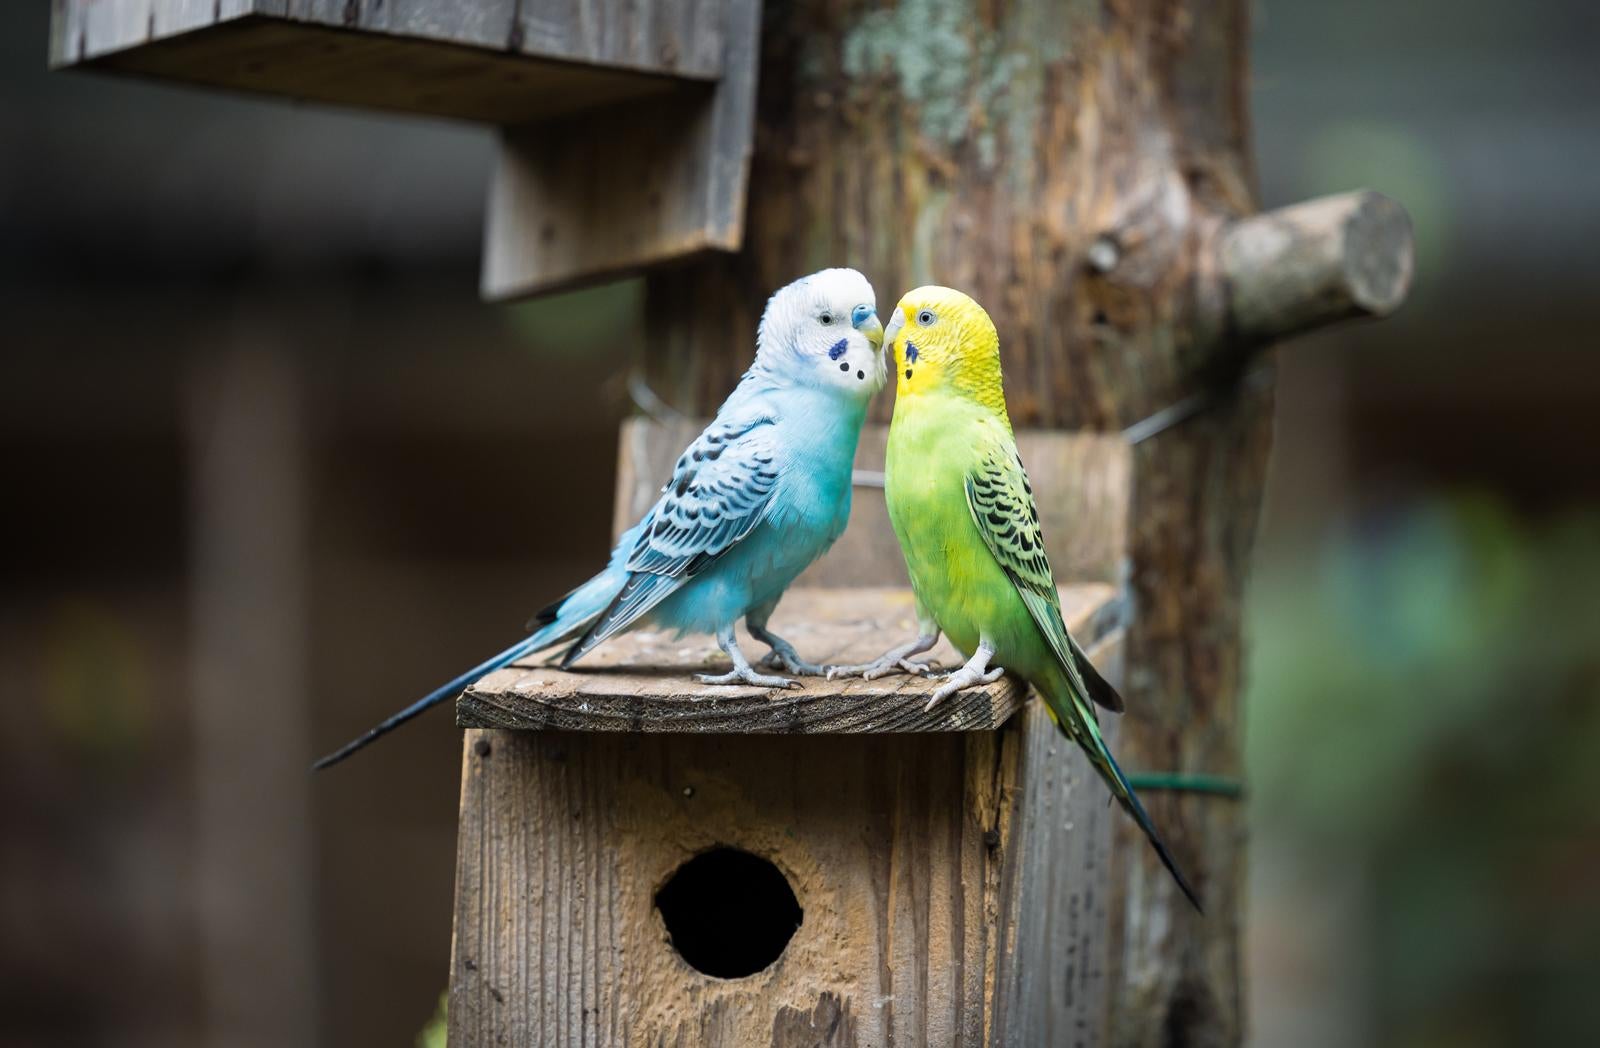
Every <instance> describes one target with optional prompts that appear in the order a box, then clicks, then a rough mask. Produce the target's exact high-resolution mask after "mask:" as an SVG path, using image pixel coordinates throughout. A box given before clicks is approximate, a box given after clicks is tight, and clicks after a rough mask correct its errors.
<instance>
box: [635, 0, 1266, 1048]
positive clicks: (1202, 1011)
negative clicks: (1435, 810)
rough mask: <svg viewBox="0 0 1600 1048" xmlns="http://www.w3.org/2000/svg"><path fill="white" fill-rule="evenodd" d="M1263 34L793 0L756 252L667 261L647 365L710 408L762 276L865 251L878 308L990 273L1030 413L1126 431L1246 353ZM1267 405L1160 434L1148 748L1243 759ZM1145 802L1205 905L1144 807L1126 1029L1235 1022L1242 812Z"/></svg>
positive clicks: (1140, 659) (747, 331) (1085, 6)
mask: <svg viewBox="0 0 1600 1048" xmlns="http://www.w3.org/2000/svg"><path fill="white" fill-rule="evenodd" d="M1247 32H1248V7H1247V5H1246V4H1245V2H1244V0H1105V2H1104V3H1088V2H1082V0H1073V2H1070V3H1061V2H1060V0H986V2H984V0H978V2H974V0H966V2H960V0H942V2H936V0H901V3H900V4H899V5H898V6H895V7H884V6H881V5H879V4H876V3H863V2H856V0H793V2H787V3H785V2H780V0H771V2H769V3H768V4H767V11H766V14H765V20H764V25H763V32H762V41H763V42H762V48H763V50H762V55H761V67H760V78H761V84H760V94H759V101H758V115H757V130H756V146H755V154H754V157H753V167H752V172H751V182H750V198H749V212H748V222H747V227H746V247H745V250H744V252H743V253H742V254H740V255H738V256H736V257H727V256H716V257H707V258H705V259H702V260H699V261H695V262H693V263H691V264H688V265H685V266H681V267H678V268H675V269H671V270H667V271H663V272H660V273H657V274H654V275H652V276H651V277H650V279H649V291H648V295H647V299H648V307H647V309H648V313H649V316H650V331H651V336H650V341H649V343H648V346H647V349H646V369H647V375H648V377H649V380H650V382H651V383H652V385H653V386H654V387H655V389H656V391H657V392H658V393H660V394H661V395H662V396H663V397H664V398H665V399H666V400H667V401H668V402H670V403H672V404H673V405H675V406H677V407H679V408H681V409H682V410H685V411H689V412H697V413H704V412H709V411H710V410H712V409H714V408H715V406H716V404H717V403H718V401H719V400H720V398H721V397H722V396H723V395H725V393H726V391H727V390H728V389H729V388H730V387H731V386H732V384H733V383H734V381H735V380H736V378H737V376H738V374H739V373H740V372H741V371H742V370H743V368H744V367H745V366H746V365H747V363H748V361H749V359H750V355H751V352H752V334H751V333H752V332H753V331H754V330H755V326H756V321H757V319H758V317H759V314H760V310H761V308H762V305H763V303H764V301H765V299H766V296H767V295H768V294H770V293H771V291H772V290H773V289H775V288H777V287H779V286H781V285H782V284H784V283H787V282H788V281H789V280H792V279H793V278H794V277H796V276H798V275H800V274H803V273H806V272H809V271H811V270H814V269H818V268H821V267H824V266H830V265H850V266H854V267H856V268H858V269H860V270H862V271H863V272H865V273H866V274H867V276H868V277H869V279H871V280H872V281H873V284H874V286H875V287H876V288H877V289H878V294H879V306H880V311H886V310H887V309H888V308H889V307H890V306H891V305H892V304H893V302H894V301H895V299H896V298H898V297H899V295H900V294H901V293H902V292H904V291H905V290H906V289H908V288H911V287H914V286H916V285H919V284H924V283H940V284H946V285H950V286H954V287H959V288H962V289H963V290H966V291H968V292H970V293H971V294H972V295H973V296H974V297H976V298H977V299H978V300H979V301H980V302H981V303H983V304H984V305H985V307H986V308H987V309H988V310H989V312H990V313H991V315H992V316H993V317H994V319H995V322H996V324H997V326H998V327H999V330H1000V337H1001V343H1002V356H1003V362H1004V366H1005V373H1006V392H1007V399H1008V403H1009V406H1010V411H1011V415H1012V418H1013V421H1014V422H1015V423H1016V425H1018V426H1019V427H1035V426H1044V427H1056V428H1063V429H1095V430H1115V429H1118V428H1120V427H1122V426H1125V425H1127V424H1129V423H1131V422H1133V421H1135V420H1137V419H1139V418H1142V417H1144V416H1145V415H1147V414H1149V413H1151V412H1153V411H1155V410H1157V409H1159V408H1161V407H1163V406H1166V405H1168V404H1171V403H1173V402H1175V401H1177V400H1179V399H1181V398H1183V397H1184V396H1186V395H1188V394H1190V393H1192V392H1194V391H1195V390H1196V389H1197V388H1198V387H1199V386H1200V385H1201V384H1202V383H1208V382H1215V381H1217V375H1216V369H1217V365H1216V363H1215V362H1218V361H1228V360H1237V359H1238V358H1239V356H1240V355H1239V354H1238V353H1236V352H1232V350H1233V349H1235V348H1236V347H1231V346H1230V345H1229V344H1228V341H1229V338H1228V330H1227V325H1226V322H1225V320H1224V316H1225V309H1224V307H1223V299H1224V294H1225V288H1224V287H1223V282H1222V280H1221V279H1220V277H1219V276H1218V275H1217V265H1216V262H1215V259H1216V247H1215V245H1216V240H1217V235H1218V232H1219V230H1220V228H1221V226H1222V224H1223V223H1224V222H1225V221H1227V220H1228V219H1230V218H1232V217H1235V216H1237V215H1240V214H1243V213H1246V212H1249V211H1250V210H1252V209H1253V200H1252V196H1253V177H1252V171H1251V165H1250V159H1249V150H1248V122H1247V113H1246V105H1245V99H1246V40H1247ZM891 407H892V403H891V401H890V399H889V398H888V397H887V396H886V397H885V399H884V400H883V402H881V403H880V404H879V405H878V406H877V410H878V414H879V417H887V415H888V412H889V411H890V409H891ZM1269 418H1270V391H1269V390H1268V388H1267V387H1266V386H1265V385H1264V384H1260V383H1252V384H1251V385H1250V387H1249V388H1248V390H1246V391H1244V392H1240V393H1238V394H1237V395H1234V396H1231V397H1227V398H1224V399H1223V400H1222V401H1221V402H1220V403H1219V404H1218V405H1217V406H1216V407H1214V408H1212V409H1211V410H1209V411H1208V412H1207V413H1205V414H1203V415H1201V416H1200V417H1197V418H1194V419H1191V420H1190V421H1188V422H1185V423H1184V424H1182V425H1181V426H1179V427H1177V428H1175V429H1172V430H1169V431H1167V432H1165V433H1163V434H1161V435H1159V436H1157V437H1155V438H1154V439H1153V440H1151V441H1149V442H1148V443H1145V444H1142V445H1140V447H1139V448H1138V449H1137V452H1136V458H1135V462H1136V469H1135V474H1134V484H1135V492H1134V508H1133V521H1132V531H1131V538H1130V545H1131V551H1130V559H1131V585H1132V592H1133V601H1134V613H1133V619H1132V623H1131V627H1130V632H1129V635H1128V640H1127V657H1128V664H1127V665H1128V681H1127V688H1126V691H1127V695H1126V698H1127V700H1128V709H1129V713H1128V714H1127V715H1126V716H1125V717H1123V718H1122V719H1121V731H1120V736H1119V739H1118V748H1119V750H1120V754H1121V756H1122V758H1123V764H1124V766H1126V767H1128V768H1132V769H1157V770H1178V771H1187V772H1205V773H1211V774H1218V775H1230V776H1233V775H1238V774H1240V772H1241V767H1240V736H1239V695H1240V689H1241V679H1240V678H1241V661H1242V660H1241V644H1240V598H1241V594H1242V590H1243V584H1244V574H1245V570H1246V565H1247V559H1248V554H1249V550H1250V547H1251V543H1252V540H1253V537H1254V533H1255V524H1256V518H1257V514H1258V511H1259V508H1260V504H1261V488H1262V481H1263V476H1264V472H1265V465H1266V455H1267V450H1268V446H1269V443H1270V428H1269ZM1041 497H1044V498H1048V497H1049V493H1048V492H1041ZM1148 804H1149V807H1150V808H1151V809H1152V814H1153V815H1154V817H1155V820H1156V822H1157V824H1158V825H1159V826H1161V827H1162V828H1163V831H1164V833H1165V835H1166V837H1167V839H1168V841H1169V843H1170V844H1171V845H1172V847H1173V850H1174V852H1175V853H1176V854H1177V856H1178V857H1179V859H1180V861H1181V862H1182V863H1183V864H1184V866H1185V867H1186V868H1187V869H1188V870H1189V871H1190V872H1191V876H1192V877H1193V879H1195V881H1196V882H1197V883H1198V884H1199V885H1200V887H1201V889H1202V892H1203V894H1204V897H1205V901H1206V906H1207V914H1206V916H1205V917H1203V918H1202V917H1199V916H1197V915H1196V914H1194V913H1193V912H1191V911H1190V910H1189V909H1188V908H1187V904H1186V903H1185V902H1184V901H1183V899H1182V897H1181V896H1180V895H1179V894H1178V893H1177V891H1176V889H1175V888H1174V887H1173V886H1172V884H1171V883H1170V882H1169V880H1168V879H1167V878H1166V877H1165V875H1164V874H1163V873H1162V871H1161V870H1160V868H1159V866H1157V865H1156V864H1155V863H1154V861H1153V859H1152V857H1151V856H1150V855H1149V853H1148V849H1147V848H1145V847H1144V846H1143V844H1142V842H1140V841H1137V840H1136V839H1135V835H1134V833H1133V832H1132V831H1131V828H1128V829H1127V832H1124V833H1123V835H1122V838H1121V840H1120V843H1119V848H1118V850H1117V859H1116V862H1115V864H1114V868H1113V869H1112V870H1111V871H1108V872H1107V871H1102V874H1101V875H1102V876H1106V877H1107V878H1108V880H1109V881H1110V883H1109V884H1108V886H1107V887H1108V889H1109V890H1110V891H1111V892H1112V893H1113V899H1114V904H1113V907H1112V912H1113V914H1114V917H1113V921H1112V927H1111V928H1110V929H1109V930H1108V933H1107V934H1109V935H1110V937H1111V942H1112V947H1113V950H1112V956H1113V958H1114V961H1113V966H1112V971H1111V972H1110V973H1108V977H1109V979H1110V981H1111V984H1112V994H1111V996H1112V1000H1113V1005H1112V1008H1113V1013H1112V1025H1111V1029H1113V1030H1114V1031H1116V1041H1117V1042H1118V1043H1124V1044H1141V1045H1142V1044H1205V1045H1209V1044H1234V1043H1238V1042H1239V1041H1240V1040H1241V1039H1242V1022H1243V1005H1242V992H1241V969H1242V963H1241V958H1240V946H1239V935H1240V929H1239V911H1240V905H1241V895H1240V889H1241V887H1242V883H1243V870H1244V824H1243V817H1242V812H1241V810H1240V808H1239V806H1238V805H1237V803H1235V802H1232V801H1229V800H1225V799H1218V798H1215V797H1203V796H1193V797H1178V796H1172V795H1157V796H1152V797H1151V798H1150V799H1149V801H1148Z"/></svg>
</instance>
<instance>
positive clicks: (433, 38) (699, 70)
mask: <svg viewBox="0 0 1600 1048" xmlns="http://www.w3.org/2000/svg"><path fill="white" fill-rule="evenodd" d="M729 2H730V0H681V2H673V3H663V4H654V3H651V4H639V3H637V2H636V0H567V2H564V3H551V2H545V3H518V2H517V0H457V2H454V3H438V2H436V0H388V2H387V3H384V2H373V0H365V2H363V0H56V3H55V5H54V11H53V19H52V29H51V54H50V60H51V63H52V64H53V65H56V66H66V65H73V64H77V63H81V62H85V61H90V60H93V59H97V58H101V57H104V56H106V55H110V54H113V53H115V52H121V51H128V50H135V49H140V48H144V47H147V46H149V45H151V44H153V43H156V42H158V41H161V40H166V39H170V38H173V37H177V36H181V35H184V34H187V33H191V32H194V31H196V30H205V29H213V28H216V27H219V26H223V25H226V24H229V23H234V22H238V21H239V20H241V19H248V20H251V21H267V22H270V23H275V24H276V25H277V26H278V27H279V28H282V29H289V30H294V29H297V28H298V29H306V30H310V31H311V32H309V33H307V34H306V35H305V36H303V37H302V39H304V40H306V41H308V45H307V47H306V49H305V51H304V54H305V55H306V56H313V55H314V54H315V51H316V48H317V47H318V46H321V45H320V43H318V41H319V39H320V34H318V33H316V32H315V31H316V30H319V29H338V30H341V31H349V32H355V33H359V34H364V35H370V36H372V37H374V38H387V39H389V40H390V41H391V42H405V41H410V42H413V43H417V44H420V45H424V46H429V47H434V48H438V47H459V48H463V49H466V50H469V51H471V52H474V53H476V54H477V55H479V56H482V57H487V56H492V55H507V56H510V57H512V58H513V59H516V58H518V57H522V58H528V59H539V60H544V61H555V62H570V63H576V64H582V65H587V66H596V67H606V68H610V69H613V70H618V71H631V72H639V73H649V74H653V75H658V76H669V77H673V78H678V79H689V80H702V81H706V82H710V81H714V80H716V79H718V78H720V77H721V76H722V73H723V69H722V64H721V63H722V57H723V42H724V41H723V36H722V33H723V25H724V16H725V13H726V12H725V5H726V4H728V3H729Z"/></svg>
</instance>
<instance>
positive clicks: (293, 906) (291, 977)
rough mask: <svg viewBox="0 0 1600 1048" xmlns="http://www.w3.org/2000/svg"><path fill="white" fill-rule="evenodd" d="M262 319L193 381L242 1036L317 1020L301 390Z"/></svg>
mask: <svg viewBox="0 0 1600 1048" xmlns="http://www.w3.org/2000/svg"><path fill="white" fill-rule="evenodd" d="M250 320H255V321H256V322H257V323H256V324H255V325H254V326H251V325H249V324H248V323H247V322H248V321H250ZM260 320H261V318H260V317H259V316H254V317H251V316H247V317H244V318H241V320H240V321H239V322H238V328H239V330H237V331H235V332H233V333H232V344H225V345H224V346H223V347H222V348H221V349H220V350H215V349H213V352H214V355H212V356H209V357H208V358H207V359H205V360H203V361H201V362H200V363H199V365H198V366H197V368H196V373H195V378H194V381H193V382H192V383H191V385H190V389H189V390H188V394H189V396H188V424H189V441H190V446H191V448H192V452H191V457H190V463H189V465H190V471H191V474H192V486H191V491H192V499H193V513H194V522H195V523H194V541H193V549H192V555H193V569H192V572H193V578H194V587H193V598H192V599H193V602H194V607H193V611H192V619H193V627H192V630H193V642H192V645H193V650H194V656H193V670H192V688H193V691H194V695H193V707H194V749H195V798H196V803H195V827H196V838H197V854H196V858H195V866H196V881H197V883H196V885H195V887H196V894H197V895H198V904H197V905H198V910H199V914H200V919H199V921H198V923H197V927H198V929H199V933H200V943H199V946H200V956H201V967H202V972H203V983H204V986H205V996H206V1002H205V1004H206V1026H207V1032H208V1040H210V1041H211V1042H213V1043H218V1044H234V1045H242V1046H255V1045H261V1046H267V1045H284V1044H310V1043H312V1042H313V1041H314V1040H315V1039H316V1020H317V993H316V980H315V978H314V974H313V965H312V963H311V962H312V958H313V956H314V954H315V952H316V950H315V932H314V925H315V918H314V914H313V910H314V906H313V899H312V890H311V880H312V864H313V855H312V841H311V837H312V834H311V783H310V780H309V779H308V777H307V776H306V773H305V763H304V757H303V754H305V753H306V752H307V748H308V747H309V745H310V732H309V731H308V730H307V716H306V702H307V699H308V692H309V688H308V685H307V679H306V678H307V672H308V671H307V662H308V658H309V656H308V653H307V649H306V641H307V637H306V636H305V633H304V629H303V625H304V622H305V611H306V607H305V605H306V599H307V598H306V589H307V582H306V567H307V552H306V531H307V524H306V512H307V510H306V505H305V487H306V477H305V459H304V448H303V441H302V438H301V432H300V429H301V424H302V417H301V397H302V391H301V389H300V374H299V368H298V366H297V364H296V361H295V360H294V359H293V357H292V354H290V353H289V352H287V351H286V350H285V349H284V347H283V346H281V345H275V344H272V342H271V340H270V339H268V341H267V344H265V345H263V344H260V342H261V340H262V338H263V336H262V334H261V325H260V323H259V322H260ZM208 348H209V347H208ZM263 914H267V915H270V918H269V919H265V920H264V919H263Z"/></svg>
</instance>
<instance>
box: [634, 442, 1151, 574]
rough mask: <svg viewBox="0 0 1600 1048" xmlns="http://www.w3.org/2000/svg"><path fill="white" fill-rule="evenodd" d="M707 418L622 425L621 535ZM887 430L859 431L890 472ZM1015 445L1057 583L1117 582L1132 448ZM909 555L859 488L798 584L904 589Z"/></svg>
mask: <svg viewBox="0 0 1600 1048" xmlns="http://www.w3.org/2000/svg"><path fill="white" fill-rule="evenodd" d="M702 426H703V422H701V421H698V420H694V419H687V418H686V419H679V420H677V421H674V422H667V423H663V422H658V421H656V420H654V419H648V418H633V419H629V420H628V421H627V422H625V423H623V427H622V435H621V440H620V442H619V446H618V456H617V458H618V467H617V494H616V500H615V502H614V503H613V504H614V506H615V507H616V508H615V512H614V516H613V525H614V528H613V530H614V532H621V531H622V530H624V529H626V528H628V527H630V526H632V525H633V523H634V522H635V521H637V520H638V519H639V517H640V516H641V515H642V514H643V513H644V512H645V511H646V510H647V509H649V508H650V506H651V505H652V504H654V502H655V500H656V499H657V498H658V497H659V496H660V494H661V485H662V484H663V483H665V482H666V480H667V478H669V477H671V476H672V466H673V463H675V462H676V461H677V460H678V456H679V455H680V454H682V453H683V449H684V448H685V447H687V446H688V444H689V441H691V440H692V439H694V437H695V436H696V435H698V434H699V432H700V429H701V427H702ZM888 439H889V429H888V427H887V426H882V425H868V426H867V427H866V428H865V429H864V430H863V431H862V433H861V444H860V447H859V449H858V451H857V454H856V467H857V468H858V469H862V470H871V471H882V469H883V456H884V449H885V447H886V446H887V443H888ZM1017 449H1018V451H1019V452H1020V453H1021V455H1022V461H1023V462H1024V463H1025V464H1026V466H1027V469H1028V476H1029V477H1030V478H1031V481H1032V483H1033V488H1034V490H1035V491H1036V492H1038V493H1039V498H1038V503H1039V521H1040V526H1041V527H1042V528H1043V529H1044V539H1045V548H1046V550H1047V552H1048V553H1049V555H1050V564H1051V567H1052V568H1053V569H1054V571H1055V576H1056V578H1057V579H1058V580H1067V579H1072V580H1074V581H1082V582H1105V583H1111V584H1116V583H1117V582H1118V581H1119V580H1120V579H1121V576H1122V571H1123V566H1124V561H1125V558H1126V556H1127V542H1128V499H1129V484H1130V482H1131V470H1132V454H1131V450H1130V448H1129V447H1128V444H1127V442H1126V441H1124V440H1122V438H1121V437H1119V436H1117V435H1115V434H1104V433H1063V432H1056V431H1051V430H1022V431H1020V432H1018V433H1017ZM907 584H908V583H907V580H906V571H905V559H904V557H903V556H902V555H901V553H900V546H899V543H897V542H896V541H895V537H894V531H893V529H892V528H890V526H889V514H888V510H887V509H886V508H885V506H884V496H883V491H882V489H876V488H867V487H859V488H857V489H856V490H855V492H854V495H853V502H852V505H851V508H850V526H849V527H848V528H846V529H845V533H844V535H843V536H841V537H840V539H839V541H838V542H837V543H835V544H834V547H833V549H831V550H829V551H828V554H827V555H826V556H825V557H823V558H822V559H821V560H819V561H818V562H817V563H816V564H814V565H812V566H811V568H810V569H808V570H807V571H806V573H805V574H803V575H802V576H800V579H799V580H798V582H797V585H798V586H836V587H842V586H905V585H907Z"/></svg>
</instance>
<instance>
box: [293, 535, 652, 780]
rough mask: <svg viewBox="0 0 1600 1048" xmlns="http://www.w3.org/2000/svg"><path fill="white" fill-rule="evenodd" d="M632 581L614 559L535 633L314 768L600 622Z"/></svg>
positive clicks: (551, 610)
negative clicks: (478, 681)
mask: <svg viewBox="0 0 1600 1048" xmlns="http://www.w3.org/2000/svg"><path fill="white" fill-rule="evenodd" d="M626 580H627V572H626V571H624V570H622V569H621V566H620V564H618V563H617V562H616V558H613V562H612V564H611V565H610V566H609V567H607V568H606V570H604V571H602V572H601V573H600V574H598V575H596V576H595V577H594V578H592V579H590V580H589V581H588V582H585V583H584V584H583V585H582V586H579V587H578V588H577V589H575V590H573V591H572V592H571V593H569V594H567V595H566V596H565V597H563V598H561V600H559V601H557V602H556V603H554V604H552V605H550V606H549V607H548V608H546V609H544V610H543V611H541V612H539V613H538V614H537V615H535V616H534V618H533V620H532V623H530V625H532V624H537V625H538V626H539V627H540V628H539V629H538V631H537V632H535V633H534V634H533V635H532V636H529V637H524V638H523V639H522V640H519V641H518V642H517V643H515V644H513V645H511V647H509V648H507V649H506V650H505V651H502V652H500V653H499V654H498V655H495V656H493V657H491V658H489V659H486V660H484V661H483V662H480V663H479V664H478V665H476V666H474V667H472V669H470V670H468V671H466V672H465V673H463V674H461V675H460V676H458V677H456V678H454V679H453V680H451V681H450V682H449V683H448V684H444V685H442V686H440V687H438V688H435V689H434V690H433V691H430V692H429V693H428V694H427V695H424V696H423V697H422V698H420V699H418V700H417V701H416V702H413V703H412V704H411V705H409V706H407V707H406V708H405V709H403V710H401V711H400V712H399V713H396V714H394V715H393V716H392V717H389V718H387V719H385V720H384V721H383V722H382V723H380V724H378V725H377V726H376V727H374V728H371V729H369V730H368V731H367V732H366V733H365V734H363V735H360V736H358V737H357V738H355V739H352V740H350V741H349V742H347V743H345V744H344V745H343V746H341V747H339V748H338V749H337V750H334V751H333V752H332V753H330V754H328V755H327V756H326V757H323V758H322V759H321V760H319V761H317V762H316V763H315V764H313V765H312V766H311V769H312V770H313V771H320V770H321V769H323V768H326V767H329V766H330V765H334V764H338V763H339V762H340V761H342V760H344V759H345V758H346V757H348V756H350V755H351V754H352V753H355V752H356V751H357V750H359V749H362V748H363V747H365V746H367V745H369V744H370V743H373V742H375V741H377V740H378V739H380V738H382V737H383V736H385V735H387V734H389V733H390V732H391V731H393V730H394V729H396V728H398V727H400V725H402V724H404V723H405V722H406V721H408V720H410V719H411V718H413V717H415V716H417V715H418V714H420V713H425V712H426V711H428V710H429V709H432V708H433V707H434V706H437V705H439V704H440V703H441V702H447V701H448V700H450V699H452V698H454V697H455V696H457V695H459V694H460V693H461V692H462V691H464V690H465V689H466V688H468V687H469V686H471V684H472V683H473V682H474V681H476V680H478V679H479V678H481V677H483V676H485V675H487V674H490V673H493V672H494V671H495V670H498V669H501V668H503V667H505V666H509V665H511V663H513V662H515V661H517V660H518V659H520V658H524V657H526V656H528V655H533V654H536V653H537V652H541V651H544V650H545V649H547V648H553V647H555V646H556V645H557V644H561V643H564V642H566V641H569V640H571V639H572V638H574V637H576V636H578V635H580V634H582V633H583V631H584V630H586V629H588V628H589V625H590V624H591V623H592V622H594V620H595V618H596V617H597V616H598V615H599V614H600V613H601V612H602V611H604V610H605V609H606V607H607V606H609V605H610V603H611V601H612V600H613V599H614V598H615V597H616V595H617V593H618V592H619V591H621V589H622V584H623V583H624V582H625V581H626Z"/></svg>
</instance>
